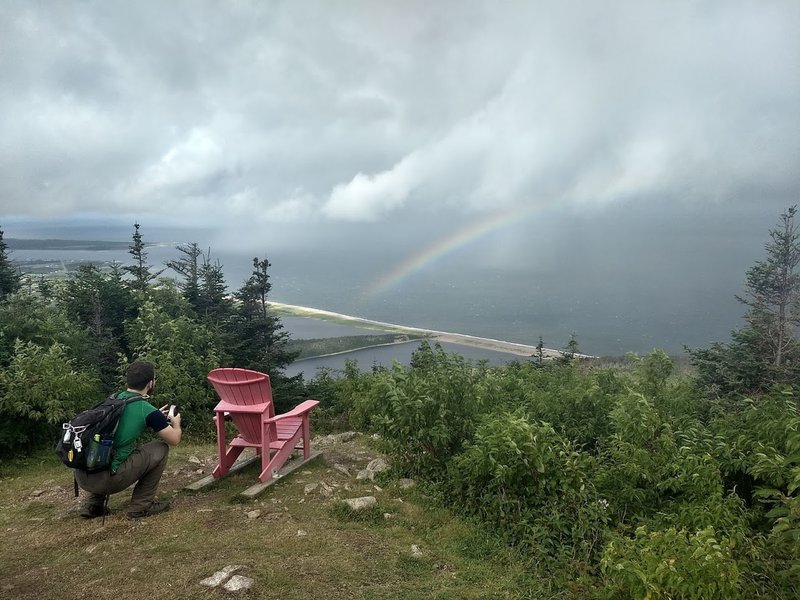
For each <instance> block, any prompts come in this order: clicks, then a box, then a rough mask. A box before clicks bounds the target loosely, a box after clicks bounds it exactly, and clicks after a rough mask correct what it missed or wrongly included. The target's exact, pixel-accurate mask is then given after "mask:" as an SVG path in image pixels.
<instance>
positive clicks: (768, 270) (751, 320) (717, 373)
mask: <svg viewBox="0 0 800 600" xmlns="http://www.w3.org/2000/svg"><path fill="white" fill-rule="evenodd" d="M796 214H797V206H792V207H791V208H789V209H788V210H786V212H784V213H783V214H781V216H780V221H779V224H778V226H777V227H776V228H774V229H770V231H769V237H770V240H769V241H768V242H767V244H766V245H765V250H766V258H765V259H764V260H761V261H758V262H756V264H755V265H753V266H752V267H751V268H750V269H748V271H747V274H746V279H745V293H744V295H743V296H737V297H736V298H737V299H738V300H739V301H740V302H741V303H742V304H744V305H745V306H747V312H746V313H745V326H744V327H742V328H741V329H739V330H737V331H733V332H732V334H731V341H730V342H729V343H722V342H716V343H714V344H712V345H711V346H710V347H709V348H700V349H688V352H689V356H690V359H691V362H692V364H693V365H694V366H695V367H696V368H697V371H698V376H699V379H700V382H701V383H703V384H704V385H706V386H707V387H709V388H710V390H711V391H712V392H714V393H722V394H726V393H731V392H733V393H739V394H752V393H754V392H760V391H764V390H767V389H769V388H770V387H771V386H772V385H775V384H791V383H793V382H796V381H797V380H798V378H800V343H799V342H798V339H797V326H798V323H800V272H798V267H800V235H798V225H797V223H796V222H795V216H796Z"/></svg>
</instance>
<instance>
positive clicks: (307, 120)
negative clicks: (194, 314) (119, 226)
mask: <svg viewBox="0 0 800 600" xmlns="http://www.w3.org/2000/svg"><path fill="white" fill-rule="evenodd" d="M0 72H1V73H2V77H0V202H1V203H2V204H1V205H0V218H2V219H5V220H7V219H9V218H13V217H23V216H31V217H47V218H54V217H62V216H69V215H76V214H79V215H80V214H99V215H104V214H115V215H119V214H124V215H127V214H130V215H133V216H138V217H139V218H140V219H141V218H144V217H143V216H144V215H153V214H155V215H159V217H161V218H164V219H167V220H169V219H175V220H178V221H181V222H189V223H193V224H206V223H209V221H213V222H214V223H216V224H219V223H231V224H232V226H233V224H236V228H241V227H246V228H247V230H249V228H250V227H253V226H254V225H258V226H259V227H260V226H261V225H263V224H269V223H276V222H280V223H295V224H297V223H302V224H305V225H307V224H310V223H315V224H317V225H322V224H324V225H326V226H336V225H337V224H339V223H343V222H367V223H379V222H382V221H395V222H397V223H402V222H404V221H405V219H406V218H407V217H408V215H414V216H415V217H414V218H416V216H417V215H420V214H422V215H426V218H428V219H432V220H437V219H439V218H448V219H451V218H452V217H453V215H465V216H466V217H478V216H480V215H481V214H486V213H491V212H494V211H498V210H508V209H510V208H514V207H520V206H529V207H530V206H559V207H563V208H564V209H565V210H575V209H579V210H595V209H598V210H603V209H604V208H605V207H608V206H609V205H614V204H619V203H630V202H635V203H643V202H658V203H661V204H663V203H668V204H671V205H675V206H680V207H682V208H690V207H695V208H696V207H697V206H698V205H714V206H716V207H718V208H719V207H721V208H723V209H731V210H733V209H734V208H736V207H738V206H740V205H741V204H742V203H745V204H748V203H750V204H751V203H759V202H761V203H763V204H764V205H765V206H766V207H768V209H769V210H772V208H773V207H782V206H784V205H786V204H788V203H789V202H791V201H796V200H797V198H798V190H800V175H799V174H798V168H799V165H800V135H798V134H800V3H798V2H796V1H794V0H786V1H771V0H757V1H752V2H745V1H737V0H724V1H719V2H714V1H706V2H696V1H683V2H682V1H670V2H648V1H642V0H634V1H630V2H629V1H624V0H613V1H609V2H583V1H580V2H578V1H576V2H569V1H562V0H559V1H557V2H556V1H553V2H535V1H529V2H493V1H486V2H482V1H476V2H468V1H467V2H464V1H457V2H455V1H454V2H428V1H425V2H422V1H420V2H413V1H411V2H409V1H403V2H394V1H385V2H375V1H364V2H359V1H354V0H346V1H342V2H333V1H328V0H326V1H319V2H313V1H308V2H304V1H297V2H265V1H255V0H254V1H251V2H248V1H237V2H217V1H214V2H201V1H190V2H161V1H157V2H146V1H144V2H107V1H98V2H56V1H52V2H36V1H30V0H24V1H13V0H5V1H4V2H2V4H0ZM773 220H774V219H773ZM0 224H2V221H0ZM286 227H289V228H290V226H289V225H287V226H286ZM240 231H241V229H240ZM237 237H238V235H237Z"/></svg>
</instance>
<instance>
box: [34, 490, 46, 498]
mask: <svg viewBox="0 0 800 600" xmlns="http://www.w3.org/2000/svg"><path fill="white" fill-rule="evenodd" d="M42 494H44V490H33V491H32V492H31V496H33V497H34V498H38V497H39V496H41V495H42Z"/></svg>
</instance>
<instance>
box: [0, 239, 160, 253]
mask: <svg viewBox="0 0 800 600" xmlns="http://www.w3.org/2000/svg"><path fill="white" fill-rule="evenodd" d="M5 242H6V245H7V246H8V249H9V250H95V251H96V250H125V249H127V248H129V247H130V245H131V243H130V242H129V241H128V242H110V241H102V240H61V239H44V240H36V239H27V238H6V239H5ZM144 245H145V246H146V247H148V248H152V247H154V246H158V245H160V244H159V243H157V242H156V243H147V242H145V243H144ZM12 258H13V257H12Z"/></svg>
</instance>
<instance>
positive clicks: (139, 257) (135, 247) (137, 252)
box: [123, 223, 164, 292]
mask: <svg viewBox="0 0 800 600" xmlns="http://www.w3.org/2000/svg"><path fill="white" fill-rule="evenodd" d="M139 227H140V225H139V223H134V224H133V240H132V241H131V245H130V246H128V254H130V255H131V256H132V257H133V265H130V266H127V267H124V268H123V270H124V271H126V272H127V273H130V274H131V276H132V277H133V281H132V282H131V288H132V289H134V290H138V291H140V292H145V291H147V286H148V285H149V284H150V282H151V281H153V280H155V278H156V277H158V276H159V275H161V273H163V272H164V270H163V269H162V270H161V271H158V272H157V273H151V272H150V267H149V266H148V264H147V251H146V250H145V245H144V242H143V241H142V234H141V233H139Z"/></svg>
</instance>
